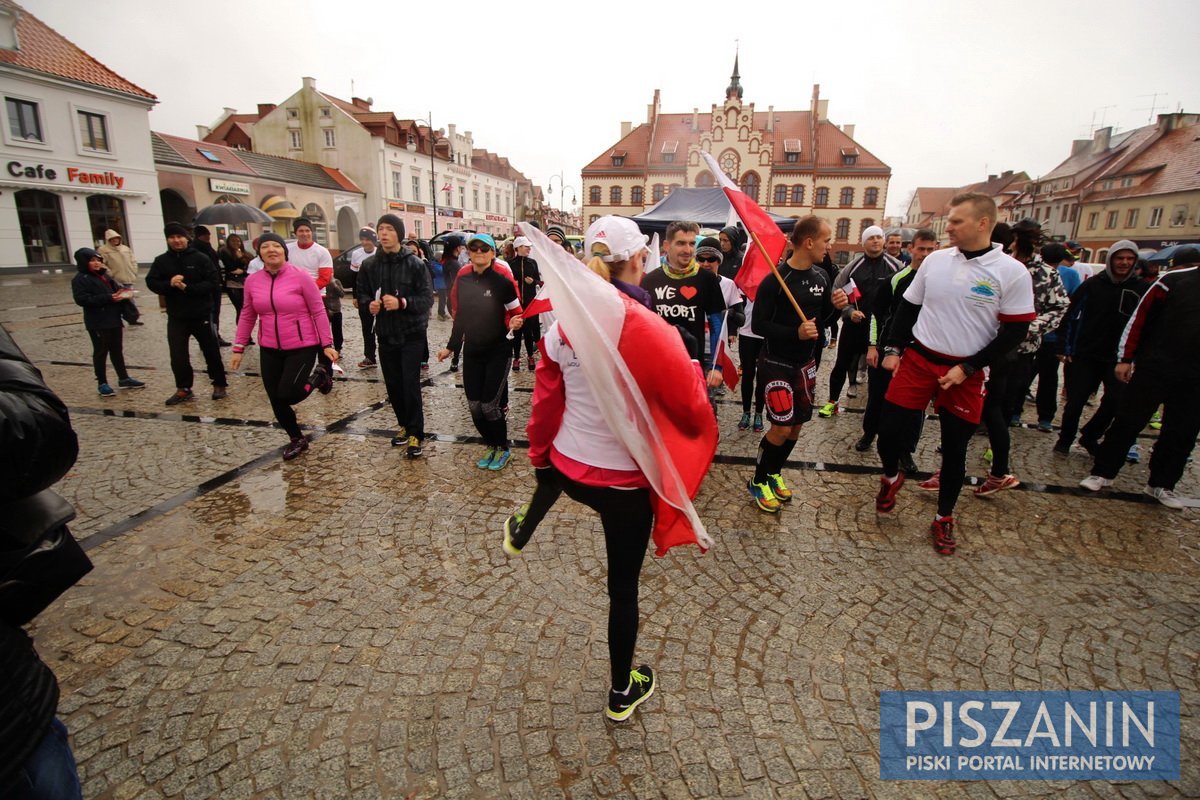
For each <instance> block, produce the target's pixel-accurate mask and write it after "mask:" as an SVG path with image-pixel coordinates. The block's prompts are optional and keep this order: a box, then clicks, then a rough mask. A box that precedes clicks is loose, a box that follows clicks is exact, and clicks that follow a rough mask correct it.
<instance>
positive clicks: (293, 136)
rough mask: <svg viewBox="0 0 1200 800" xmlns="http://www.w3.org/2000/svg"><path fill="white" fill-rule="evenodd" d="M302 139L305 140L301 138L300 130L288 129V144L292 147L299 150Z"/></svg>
mask: <svg viewBox="0 0 1200 800" xmlns="http://www.w3.org/2000/svg"><path fill="white" fill-rule="evenodd" d="M302 141H303V140H302V139H301V138H300V131H288V146H289V147H291V149H293V150H299V149H300V146H301V143H302Z"/></svg>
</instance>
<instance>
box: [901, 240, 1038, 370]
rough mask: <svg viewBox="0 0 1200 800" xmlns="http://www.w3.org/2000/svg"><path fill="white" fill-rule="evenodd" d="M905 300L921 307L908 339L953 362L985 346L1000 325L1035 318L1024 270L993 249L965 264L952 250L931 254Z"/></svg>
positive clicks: (1029, 281)
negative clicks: (953, 358)
mask: <svg viewBox="0 0 1200 800" xmlns="http://www.w3.org/2000/svg"><path fill="white" fill-rule="evenodd" d="M904 299H905V300H907V301H909V302H910V303H916V304H918V305H920V306H921V314H920V316H918V317H917V322H916V325H914V326H913V338H914V339H916V340H917V341H918V342H920V343H921V344H922V345H924V346H925V347H928V348H929V349H930V350H933V351H934V352H937V353H941V354H942V355H946V356H952V357H956V358H969V357H970V356H973V355H975V354H976V353H978V352H979V351H980V350H982V349H983V348H985V347H987V345H988V344H989V343H990V342H991V341H992V339H994V338H996V333H997V332H998V331H999V330H1000V323H1002V322H1025V321H1031V320H1033V319H1036V317H1037V314H1036V313H1035V312H1034V308H1033V279H1032V278H1030V276H1029V270H1028V269H1026V268H1025V265H1024V264H1022V263H1021V262H1020V261H1017V260H1016V259H1015V258H1012V257H1011V256H1008V255H1005V253H1004V251H1003V249H1002V248H1001V247H1000V245H998V244H994V245H992V249H991V251H990V252H988V253H985V254H983V255H982V256H979V257H978V258H972V259H970V260H968V259H967V258H966V257H964V256H963V254H962V253H961V252H960V251H959V249H958V248H957V247H951V248H949V249H947V250H937V251H935V252H933V253H931V254H930V255H929V256H928V257H926V259H925V261H924V263H922V264H921V269H919V270H918V271H917V277H916V278H914V279H913V282H912V283H911V284H910V285H909V287H908V289H907V290H906V291H905V292H904Z"/></svg>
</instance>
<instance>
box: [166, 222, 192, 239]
mask: <svg viewBox="0 0 1200 800" xmlns="http://www.w3.org/2000/svg"><path fill="white" fill-rule="evenodd" d="M163 235H164V236H166V237H168V238H169V237H171V236H187V235H188V229H187V228H185V227H183V226H182V225H180V224H179V223H178V222H168V223H167V225H166V227H165V228H163Z"/></svg>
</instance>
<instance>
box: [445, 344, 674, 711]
mask: <svg viewBox="0 0 1200 800" xmlns="http://www.w3.org/2000/svg"><path fill="white" fill-rule="evenodd" d="M469 357H470V356H469V354H468V358H469ZM467 363H470V362H469V361H468V362H467ZM463 369H464V370H465V369H466V366H465V365H464V367H463ZM534 472H535V474H536V476H537V488H536V489H535V490H534V494H533V499H532V500H531V501H530V502H529V511H528V512H526V514H525V519H524V521H523V522H522V523H521V529H522V532H525V531H533V530H534V529H536V528H537V526H538V524H539V523H541V521H542V519H543V518H544V517H545V516H546V512H548V511H549V510H550V507H551V506H553V505H554V503H555V501H556V500H558V498H559V497H560V496H561V495H562V493H563V492H566V493H567V496H568V497H570V498H571V499H572V500H574V501H576V502H577V503H582V504H583V505H585V506H587V507H588V508H590V509H592V510H593V511H595V512H596V513H598V514H599V515H600V524H601V525H602V526H603V527H604V549H605V550H606V551H607V553H608V600H609V605H608V660H609V668H610V671H611V677H612V686H613V688H614V689H616V690H617V691H622V690H624V689H625V687H627V686H628V685H629V670H630V668H631V667H632V666H633V651H634V648H635V646H636V645H637V634H638V578H639V576H640V575H641V573H642V562H643V560H644V559H645V557H646V545H647V544H648V543H649V541H650V528H651V525H652V523H653V521H654V515H653V512H652V510H651V507H650V491H649V490H648V489H613V488H609V487H600V486H586V485H584V484H582V483H576V482H575V481H573V480H571V479H570V478H568V477H567V476H565V475H563V474H562V473H561V472H559V471H558V470H557V469H555V468H554V467H553V466H551V467H547V468H545V469H539V470H535V471H534Z"/></svg>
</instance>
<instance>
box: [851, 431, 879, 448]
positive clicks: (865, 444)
mask: <svg viewBox="0 0 1200 800" xmlns="http://www.w3.org/2000/svg"><path fill="white" fill-rule="evenodd" d="M873 441H875V437H874V436H867V435H866V434H864V435H863V436H862V438H861V439H859V440H858V441H857V442H855V443H854V449H855V450H857V451H858V452H860V453H865V452H867V451H868V450H870V449H871V442H873Z"/></svg>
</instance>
